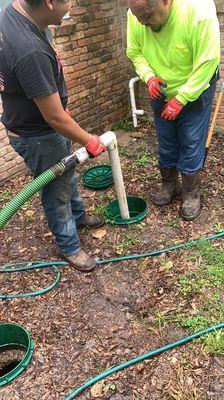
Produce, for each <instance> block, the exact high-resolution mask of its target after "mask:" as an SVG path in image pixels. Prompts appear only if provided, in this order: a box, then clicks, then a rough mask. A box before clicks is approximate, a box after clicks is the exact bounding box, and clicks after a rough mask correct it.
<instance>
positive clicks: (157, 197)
mask: <svg viewBox="0 0 224 400" xmlns="http://www.w3.org/2000/svg"><path fill="white" fill-rule="evenodd" d="M160 173H161V177H162V187H161V189H160V191H159V192H158V193H156V194H154V195H153V196H152V201H153V203H154V204H156V205H157V206H166V205H167V204H170V203H172V201H173V199H174V198H175V197H176V196H178V195H179V194H180V193H181V183H180V181H179V179H178V175H179V174H178V171H177V170H176V168H162V167H160Z"/></svg>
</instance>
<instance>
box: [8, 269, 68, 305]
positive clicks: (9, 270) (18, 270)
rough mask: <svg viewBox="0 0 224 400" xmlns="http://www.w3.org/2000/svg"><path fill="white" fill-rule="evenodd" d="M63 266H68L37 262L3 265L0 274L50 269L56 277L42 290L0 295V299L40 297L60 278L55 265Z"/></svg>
mask: <svg viewBox="0 0 224 400" xmlns="http://www.w3.org/2000/svg"><path fill="white" fill-rule="evenodd" d="M63 264H66V265H68V263H64V262H37V263H33V262H21V263H10V264H5V265H4V266H3V269H0V273H15V272H17V273H18V272H22V271H30V270H32V269H38V268H46V267H50V268H51V269H53V270H54V271H55V273H56V277H55V279H54V281H53V282H52V283H51V284H50V285H49V286H47V287H46V288H44V289H41V290H36V291H33V292H28V293H17V294H0V299H1V300H8V299H18V298H22V297H35V296H40V295H42V294H44V293H47V292H49V291H50V290H52V289H53V288H54V287H55V286H56V285H57V284H58V282H59V280H60V278H61V272H60V270H59V269H58V268H57V266H56V265H63ZM15 265H18V266H19V267H18V268H13V267H14V266H15ZM20 265H21V267H20Z"/></svg>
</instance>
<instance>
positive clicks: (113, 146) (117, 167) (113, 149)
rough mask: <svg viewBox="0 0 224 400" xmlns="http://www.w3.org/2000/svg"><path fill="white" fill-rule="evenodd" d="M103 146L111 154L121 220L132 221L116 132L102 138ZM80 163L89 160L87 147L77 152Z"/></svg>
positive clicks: (107, 133)
mask: <svg viewBox="0 0 224 400" xmlns="http://www.w3.org/2000/svg"><path fill="white" fill-rule="evenodd" d="M100 139H101V140H102V142H103V144H104V145H105V146H106V147H107V150H108V153H109V159H110V163H111V170H112V174H113V179H114V186H115V190H116V194H117V200H118V204H119V208H120V213H121V218H122V219H130V214H129V209H128V202H127V196H126V192H125V187H124V181H123V176H122V171H121V164H120V158H119V154H118V147H117V138H116V135H115V133H114V132H111V131H108V132H106V133H104V134H103V135H101V136H100ZM75 155H76V157H77V158H78V160H79V163H80V164H82V163H84V162H85V161H86V160H87V159H88V158H89V154H88V152H87V150H86V148H85V147H82V148H81V149H79V150H77V151H76V152H75Z"/></svg>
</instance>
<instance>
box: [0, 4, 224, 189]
mask: <svg viewBox="0 0 224 400" xmlns="http://www.w3.org/2000/svg"><path fill="white" fill-rule="evenodd" d="M216 3H217V9H218V13H219V19H220V26H221V31H222V65H221V74H222V77H223V78H224V3H223V0H216ZM126 4H127V3H126V0H110V1H105V0H91V1H90V0H73V7H72V10H71V14H70V19H68V20H65V21H64V23H63V26H61V27H60V28H54V29H53V35H54V39H55V44H56V48H57V51H58V53H59V56H60V57H61V59H62V63H63V65H64V71H65V76H66V81H67V86H68V91H69V109H70V111H71V113H72V116H73V117H74V118H75V120H76V121H77V122H78V123H79V124H80V125H81V126H82V127H83V128H85V129H87V130H89V131H92V132H97V133H99V134H101V133H103V132H104V131H105V130H106V129H108V128H110V126H111V125H112V124H113V123H114V122H116V121H118V120H120V119H122V118H123V117H124V116H125V115H126V114H127V113H129V112H130V107H129V104H128V103H129V95H128V81H129V79H130V78H131V77H132V76H135V73H134V71H133V68H132V67H131V63H130V62H129V61H127V59H126V56H125V42H126V10H127V5H126ZM137 86H138V94H139V96H138V98H139V100H140V103H141V104H140V105H139V106H141V107H143V108H144V109H145V110H146V111H149V106H148V96H147V92H146V89H145V85H144V84H142V83H141V84H139V85H137ZM146 99H147V101H146ZM0 113H1V104H0ZM217 123H218V124H219V125H220V126H224V105H222V109H221V112H220V113H219V117H218V120H217ZM23 168H24V166H23V164H22V162H21V158H20V157H18V156H17V155H15V153H13V152H12V149H11V147H10V145H9V144H8V140H7V138H6V136H5V133H4V130H3V127H2V125H1V124H0V182H1V181H3V180H5V179H7V178H9V177H10V176H12V175H14V174H15V173H17V172H18V171H20V170H21V169H23Z"/></svg>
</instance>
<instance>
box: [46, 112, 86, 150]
mask: <svg viewBox="0 0 224 400" xmlns="http://www.w3.org/2000/svg"><path fill="white" fill-rule="evenodd" d="M47 123H48V125H50V126H51V127H52V128H53V129H55V131H57V132H59V133H61V134H62V135H63V136H66V137H67V138H68V139H70V140H72V141H73V142H75V143H79V144H81V145H83V146H85V145H86V144H87V143H88V141H89V139H90V135H89V133H88V132H86V131H85V130H84V129H82V128H81V127H80V126H79V125H78V124H77V122H75V121H74V120H73V119H72V118H71V117H70V116H69V115H68V114H67V113H66V112H64V114H60V115H58V116H54V118H52V119H51V120H50V119H49V120H48V121H47Z"/></svg>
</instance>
